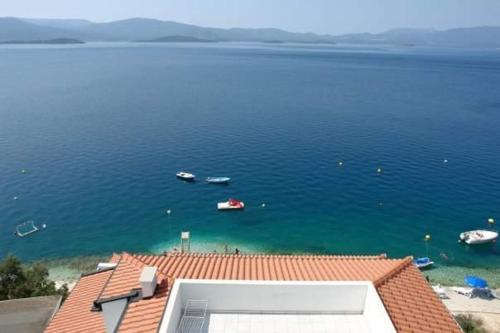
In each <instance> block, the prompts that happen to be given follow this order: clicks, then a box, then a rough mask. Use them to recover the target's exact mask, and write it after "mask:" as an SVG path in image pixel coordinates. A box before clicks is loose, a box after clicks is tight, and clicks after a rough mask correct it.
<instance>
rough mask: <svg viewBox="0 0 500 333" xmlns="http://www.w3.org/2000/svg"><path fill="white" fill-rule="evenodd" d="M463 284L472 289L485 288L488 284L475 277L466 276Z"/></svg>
mask: <svg viewBox="0 0 500 333" xmlns="http://www.w3.org/2000/svg"><path fill="white" fill-rule="evenodd" d="M464 281H465V283H467V284H468V285H469V286H470V287H472V288H487V287H488V282H486V280H485V279H481V278H480V277H477V276H472V275H467V276H466V277H465V279H464Z"/></svg>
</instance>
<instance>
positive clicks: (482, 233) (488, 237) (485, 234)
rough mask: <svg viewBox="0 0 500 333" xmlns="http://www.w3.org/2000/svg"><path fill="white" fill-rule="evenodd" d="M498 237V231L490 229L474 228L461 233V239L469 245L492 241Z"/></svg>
mask: <svg viewBox="0 0 500 333" xmlns="http://www.w3.org/2000/svg"><path fill="white" fill-rule="evenodd" d="M497 238H498V232H495V231H490V230H472V231H466V232H462V233H461V234H460V240H461V241H462V242H464V243H466V244H469V245H476V244H486V243H492V242H495V241H496V240H497Z"/></svg>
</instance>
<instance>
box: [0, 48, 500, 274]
mask: <svg viewBox="0 0 500 333" xmlns="http://www.w3.org/2000/svg"><path fill="white" fill-rule="evenodd" d="M181 170H182V171H187V172H191V173H194V174H195V175H196V176H197V181H196V182H193V183H187V182H184V181H181V180H179V179H177V178H176V176H175V174H176V172H178V171H181ZM209 176H227V177H231V179H232V182H231V183H230V184H229V185H227V186H217V185H213V184H208V183H206V182H205V181H204V180H205V178H206V177H209ZM228 198H237V199H239V200H242V201H244V202H245V205H246V207H245V209H244V211H240V212H219V211H217V209H216V204H217V202H220V201H226V200H227V199H228ZM167 211H169V212H170V214H168V213H167ZM489 218H493V219H498V221H499V223H500V50H457V49H441V48H419V47H405V46H390V45H382V46H373V45H372V46H370V45H300V44H259V43H206V44H205V43H199V44H196V43H166V44H156V43H151V44H147V43H87V44H84V45H74V46H72V45H64V46H54V45H52V46H43V45H36V46H29V45H16V46H7V45H4V46H1V47H0V257H3V256H5V255H7V254H13V255H16V256H18V257H20V258H21V259H22V260H24V261H33V260H42V259H43V260H51V259H54V260H56V259H58V260H59V259H61V258H74V257H79V256H95V255H109V254H111V253H113V252H121V251H131V252H141V253H142V252H145V253H162V252H163V251H166V250H172V249H174V248H179V246H180V245H179V244H180V233H181V232H182V231H189V232H190V242H191V250H192V251H206V252H213V251H217V252H221V251H229V252H232V251H234V250H235V249H236V248H238V249H239V250H240V251H241V252H242V253H249V252H252V253H255V252H259V253H316V254H345V255H351V254H356V255H357V254H380V253H386V254H387V255H388V256H390V257H405V256H415V257H421V256H427V255H428V256H430V257H431V258H432V259H433V260H434V261H435V262H436V266H437V267H438V268H439V267H441V268H443V269H446V268H447V267H448V268H449V269H450V270H455V271H456V269H457V267H460V268H463V270H460V271H459V273H458V274H462V273H463V272H464V271H467V270H468V269H474V268H478V269H483V270H489V269H497V270H499V269H500V245H498V244H493V245H487V246H479V247H477V246H476V247H473V246H466V245H464V244H460V243H458V242H457V240H458V236H459V234H460V233H461V232H463V231H466V230H471V229H478V228H483V229H484V228H496V226H495V225H493V226H491V225H490V226H489V225H488V223H487V221H488V219H489ZM28 220H32V221H34V223H35V225H36V226H37V227H38V228H39V231H38V232H36V233H33V234H31V235H29V236H26V237H17V236H15V235H14V231H15V228H16V226H17V225H19V224H20V223H23V222H25V221H28ZM426 235H429V236H430V239H429V240H427V241H426V240H425V236H426Z"/></svg>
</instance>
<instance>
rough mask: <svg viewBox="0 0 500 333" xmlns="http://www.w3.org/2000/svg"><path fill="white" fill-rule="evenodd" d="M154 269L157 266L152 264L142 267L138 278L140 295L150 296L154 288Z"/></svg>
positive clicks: (155, 269)
mask: <svg viewBox="0 0 500 333" xmlns="http://www.w3.org/2000/svg"><path fill="white" fill-rule="evenodd" d="M156 271H157V268H156V267H153V266H147V267H144V268H143V270H142V273H141V277H140V278H139V282H140V284H141V289H142V297H143V298H148V297H152V296H153V295H154V293H155V289H156Z"/></svg>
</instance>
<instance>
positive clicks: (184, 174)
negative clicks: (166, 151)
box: [175, 171, 196, 181]
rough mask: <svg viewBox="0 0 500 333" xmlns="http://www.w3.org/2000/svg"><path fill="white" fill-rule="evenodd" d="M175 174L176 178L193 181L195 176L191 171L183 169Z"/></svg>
mask: <svg viewBox="0 0 500 333" xmlns="http://www.w3.org/2000/svg"><path fill="white" fill-rule="evenodd" d="M175 175H176V176H177V178H180V179H182V180H187V181H194V179H195V178H196V176H195V175H193V174H192V173H189V172H184V171H181V172H177V173H176V174H175Z"/></svg>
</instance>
